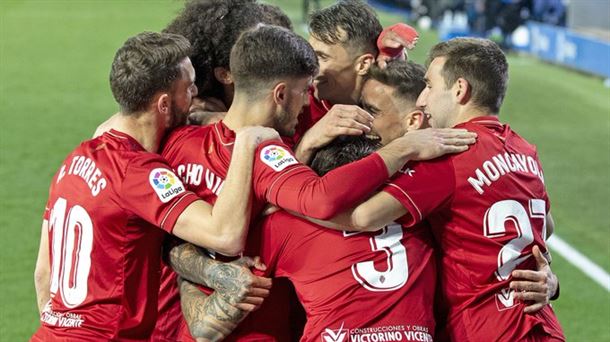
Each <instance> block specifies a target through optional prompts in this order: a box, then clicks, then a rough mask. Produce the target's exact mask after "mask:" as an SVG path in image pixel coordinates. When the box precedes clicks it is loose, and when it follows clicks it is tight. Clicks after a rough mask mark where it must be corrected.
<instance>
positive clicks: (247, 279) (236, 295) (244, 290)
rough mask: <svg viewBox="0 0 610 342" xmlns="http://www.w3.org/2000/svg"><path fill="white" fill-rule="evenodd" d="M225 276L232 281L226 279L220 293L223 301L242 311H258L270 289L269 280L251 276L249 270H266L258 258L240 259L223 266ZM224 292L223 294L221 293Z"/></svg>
mask: <svg viewBox="0 0 610 342" xmlns="http://www.w3.org/2000/svg"><path fill="white" fill-rule="evenodd" d="M225 266H226V271H227V273H226V274H232V275H233V277H232V278H233V280H229V279H226V282H225V285H228V286H226V288H225V291H221V293H222V296H223V297H224V298H225V300H226V301H227V302H229V303H231V304H233V305H235V307H237V308H238V309H240V310H244V311H254V310H256V309H258V308H259V307H260V306H261V304H263V301H264V300H265V298H267V296H269V289H271V284H272V282H271V279H270V278H266V277H260V276H257V275H255V274H253V273H252V272H251V271H250V269H251V268H255V269H257V270H260V271H264V270H265V269H266V267H265V265H264V264H263V263H262V262H261V261H260V259H259V258H258V257H256V258H250V257H241V258H239V259H237V260H235V261H232V262H230V263H227V264H225ZM223 292H224V293H223Z"/></svg>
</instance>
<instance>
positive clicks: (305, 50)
mask: <svg viewBox="0 0 610 342" xmlns="http://www.w3.org/2000/svg"><path fill="white" fill-rule="evenodd" d="M316 69H317V60H316V57H315V54H314V52H313V50H312V49H311V47H310V46H309V45H308V44H307V42H306V41H304V40H303V39H302V38H300V37H298V36H297V35H296V34H294V33H292V32H290V31H288V30H285V29H282V28H279V27H273V26H261V27H258V28H256V29H254V30H250V31H248V32H245V33H243V34H242V36H241V37H240V39H239V40H238V42H237V43H236V45H235V46H234V47H233V50H232V53H231V73H232V77H233V79H234V81H235V97H234V99H233V103H232V105H231V107H230V108H229V111H228V113H227V114H226V116H225V119H224V120H223V121H221V122H219V123H217V124H214V125H210V126H206V127H183V128H179V129H177V130H175V131H174V132H172V134H171V135H170V136H169V138H168V140H167V142H166V144H165V146H164V149H163V156H165V157H166V158H167V159H168V161H170V163H171V164H172V165H174V167H175V168H176V170H177V171H178V174H179V175H180V176H181V177H182V178H183V179H184V181H185V182H186V183H187V184H188V185H190V186H193V187H194V188H195V189H196V192H197V194H198V195H200V196H201V197H202V198H204V199H205V200H209V201H214V200H215V198H216V196H217V194H218V193H219V191H220V190H221V189H222V188H223V181H224V177H225V170H226V166H227V164H226V162H227V160H228V158H229V157H230V155H231V150H232V145H233V136H234V133H233V130H234V129H238V128H239V127H241V126H243V125H246V124H250V123H254V122H258V123H261V124H264V125H269V126H271V127H275V128H277V129H278V131H279V132H281V134H282V135H287V136H289V135H290V134H291V133H292V132H293V131H294V127H295V125H296V116H297V114H298V113H299V111H300V110H301V106H302V105H303V102H304V101H305V99H306V97H305V95H306V91H307V88H308V85H309V83H310V79H311V77H312V76H313V75H314V74H315V72H316V71H317V70H316ZM448 135H450V136H453V137H455V139H448V140H446V141H445V140H443V139H437V138H438V137H439V136H443V137H444V136H448ZM422 141H426V143H419V142H422ZM473 141H474V140H473V136H472V135H470V134H468V133H465V131H444V130H436V131H435V130H424V131H416V132H410V133H409V134H407V135H405V136H404V137H401V138H399V139H396V140H395V141H394V142H392V143H390V144H388V145H387V146H386V147H384V148H382V149H381V150H379V151H378V152H376V153H374V154H372V155H370V156H368V157H366V158H364V159H362V160H360V161H358V162H356V163H353V164H349V165H345V166H343V167H341V168H338V169H336V170H333V171H332V172H329V173H328V174H326V175H325V176H324V177H319V176H318V175H316V174H315V172H313V171H312V170H311V169H309V168H308V167H306V166H304V165H303V164H301V163H299V162H298V161H297V160H296V158H295V157H294V156H293V154H292V151H291V150H290V148H289V147H288V146H286V145H284V144H281V143H273V144H266V145H264V146H261V148H259V149H258V152H257V153H258V158H257V160H256V162H255V167H254V174H253V177H254V181H253V186H254V194H253V199H252V200H253V214H254V213H258V212H260V210H261V209H262V208H263V206H264V205H265V204H266V203H272V204H274V205H278V206H280V207H283V208H287V209H290V210H293V211H296V212H299V213H301V214H306V215H310V216H313V217H318V218H324V217H329V216H332V215H334V214H335V213H337V212H338V211H340V210H343V209H345V208H346V207H348V206H349V205H350V203H352V204H353V203H354V202H356V201H358V200H362V199H363V197H365V196H367V195H368V194H370V192H371V191H373V190H374V189H375V188H376V187H377V186H379V185H380V184H381V183H382V182H383V181H384V180H385V177H386V176H387V174H393V173H394V171H395V170H397V169H398V168H400V167H401V166H402V165H403V163H404V160H405V159H409V158H417V159H419V158H430V157H434V156H435V155H439V153H440V154H442V153H447V152H455V151H463V150H465V149H466V147H465V146H464V144H467V143H469V142H473ZM418 143H419V144H418ZM377 173H378V174H377ZM353 184H358V186H357V187H354V186H353Z"/></svg>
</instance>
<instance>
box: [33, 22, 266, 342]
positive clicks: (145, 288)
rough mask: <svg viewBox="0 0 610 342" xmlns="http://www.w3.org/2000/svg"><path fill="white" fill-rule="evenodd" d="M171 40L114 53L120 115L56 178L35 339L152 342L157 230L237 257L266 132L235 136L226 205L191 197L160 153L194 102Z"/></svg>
mask: <svg viewBox="0 0 610 342" xmlns="http://www.w3.org/2000/svg"><path fill="white" fill-rule="evenodd" d="M189 53H190V44H189V43H188V41H187V40H186V39H185V38H184V37H182V36H178V35H172V34H158V33H152V32H145V33H141V34H139V35H136V36H134V37H132V38H130V39H128V40H127V41H126V42H125V44H124V45H123V46H122V47H121V48H120V49H119V50H118V51H117V53H116V55H115V59H114V62H113V64H112V70H111V72H110V85H111V88H112V92H113V95H114V97H115V99H116V100H117V102H118V103H119V105H120V108H121V111H120V113H119V114H118V115H117V116H116V120H115V121H114V122H113V124H112V127H111V129H110V130H109V131H108V132H106V133H105V134H103V135H101V136H100V137H98V138H94V139H92V140H89V141H85V142H83V143H82V144H81V145H79V146H78V147H77V148H76V149H75V150H74V151H73V152H72V153H70V154H69V155H68V157H67V158H66V159H65V161H64V162H63V164H62V166H61V168H60V169H59V171H58V172H57V174H56V175H55V177H54V178H53V181H52V183H51V187H50V190H49V199H48V202H47V208H46V210H45V214H44V221H43V225H42V232H41V243H40V248H39V254H38V259H37V262H36V271H35V280H36V294H37V300H38V306H39V310H40V314H41V316H40V317H41V322H42V326H41V328H40V329H39V330H38V331H37V332H36V333H35V334H34V336H33V337H32V340H33V341H49V340H53V341H100V340H129V341H136V340H148V339H149V337H150V334H151V332H152V329H153V327H154V325H155V320H156V313H157V294H158V291H159V261H160V251H161V242H162V239H163V236H164V232H170V233H173V234H175V235H176V236H178V237H180V238H182V239H184V240H186V241H190V242H192V243H195V244H197V245H200V246H204V247H208V248H214V249H218V250H221V251H223V252H224V253H228V254H232V253H236V252H237V251H239V250H241V248H242V245H243V240H244V238H245V236H244V232H245V228H247V226H248V224H249V212H250V205H249V197H250V191H249V189H250V187H251V178H252V177H251V174H252V172H251V165H252V160H253V157H254V154H253V152H254V148H255V147H256V145H257V144H258V143H259V142H261V141H264V140H267V139H271V138H277V137H278V135H277V132H275V131H273V130H271V129H269V128H262V127H258V128H249V129H246V130H244V131H243V132H242V131H240V132H239V133H238V134H237V138H236V142H235V148H236V149H237V150H239V153H236V154H235V158H233V159H232V161H231V163H232V166H231V168H230V170H229V171H228V175H227V180H226V184H225V190H224V191H225V192H224V195H222V196H220V197H219V198H218V200H217V201H216V203H215V206H214V207H212V206H211V205H210V204H208V203H206V202H204V201H201V200H200V199H199V198H198V197H197V196H196V195H195V194H194V193H192V192H190V191H187V190H186V189H185V187H184V185H183V183H182V182H181V181H180V179H179V178H178V177H177V176H176V175H175V174H174V172H173V171H172V168H171V167H170V166H169V165H168V164H167V162H166V161H165V160H164V159H163V158H161V157H160V156H159V155H158V154H157V153H156V152H157V150H158V148H159V145H160V143H161V139H162V138H163V136H164V134H165V132H166V131H167V130H169V129H171V128H173V127H175V126H177V125H180V124H182V123H183V122H184V120H185V119H186V114H187V112H188V108H189V106H190V104H191V98H192V96H194V95H195V94H196V93H197V88H196V87H195V86H194V77H195V75H194V71H193V67H192V65H191V62H190V60H189V58H188V55H189Z"/></svg>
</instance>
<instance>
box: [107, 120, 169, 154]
mask: <svg viewBox="0 0 610 342" xmlns="http://www.w3.org/2000/svg"><path fill="white" fill-rule="evenodd" d="M158 120H159V117H158V116H156V115H152V114H149V113H141V114H139V115H125V114H120V113H119V115H118V116H117V119H116V120H115V121H114V122H113V123H112V126H111V127H110V128H109V129H115V130H117V131H119V132H123V133H125V134H127V135H129V136H130V137H132V138H134V139H135V140H136V141H137V142H138V143H139V144H140V145H142V147H143V148H144V149H145V150H146V151H148V152H153V153H158V152H159V145H160V144H161V139H162V138H163V135H164V134H165V126H164V125H161V123H159V122H158Z"/></svg>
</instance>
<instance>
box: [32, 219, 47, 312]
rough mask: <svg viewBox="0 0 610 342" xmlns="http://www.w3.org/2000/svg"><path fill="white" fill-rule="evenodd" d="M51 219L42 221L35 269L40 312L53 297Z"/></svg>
mask: <svg viewBox="0 0 610 342" xmlns="http://www.w3.org/2000/svg"><path fill="white" fill-rule="evenodd" d="M48 226H49V221H47V220H44V221H42V232H41V233H40V246H39V247H38V257H37V258H36V268H35V270H34V287H35V288H36V302H37V304H38V313H41V312H42V311H43V309H44V307H45V305H46V304H47V303H48V302H49V300H50V299H51V295H50V286H51V282H50V276H51V263H50V261H49V228H48Z"/></svg>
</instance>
